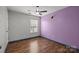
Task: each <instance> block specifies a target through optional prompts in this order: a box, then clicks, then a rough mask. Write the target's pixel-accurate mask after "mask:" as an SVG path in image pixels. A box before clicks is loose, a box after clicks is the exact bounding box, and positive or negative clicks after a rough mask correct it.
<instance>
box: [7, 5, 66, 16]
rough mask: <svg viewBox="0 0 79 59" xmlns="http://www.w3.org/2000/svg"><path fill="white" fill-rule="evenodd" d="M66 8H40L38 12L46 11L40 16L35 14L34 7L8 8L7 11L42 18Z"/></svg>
mask: <svg viewBox="0 0 79 59" xmlns="http://www.w3.org/2000/svg"><path fill="white" fill-rule="evenodd" d="M66 7H67V6H40V7H39V10H47V12H46V13H42V15H39V14H36V9H37V8H36V6H8V10H12V11H16V12H21V13H25V14H31V15H35V16H44V15H47V14H49V13H53V12H55V11H58V10H60V9H63V8H66Z"/></svg>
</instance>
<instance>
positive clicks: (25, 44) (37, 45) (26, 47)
mask: <svg viewBox="0 0 79 59" xmlns="http://www.w3.org/2000/svg"><path fill="white" fill-rule="evenodd" d="M73 51H74V49H73V48H65V46H64V45H62V44H59V43H57V42H54V41H51V40H48V39H46V38H43V37H36V38H31V39H25V40H20V41H16V42H11V43H9V44H8V46H7V49H6V53H70V52H73Z"/></svg>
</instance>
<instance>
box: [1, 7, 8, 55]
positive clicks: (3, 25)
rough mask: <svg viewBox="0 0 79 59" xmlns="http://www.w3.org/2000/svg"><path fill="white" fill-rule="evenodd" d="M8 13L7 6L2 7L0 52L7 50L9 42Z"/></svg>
mask: <svg viewBox="0 0 79 59" xmlns="http://www.w3.org/2000/svg"><path fill="white" fill-rule="evenodd" d="M7 31H8V14H7V8H6V7H0V53H2V52H5V49H6V46H7V43H8V32H7Z"/></svg>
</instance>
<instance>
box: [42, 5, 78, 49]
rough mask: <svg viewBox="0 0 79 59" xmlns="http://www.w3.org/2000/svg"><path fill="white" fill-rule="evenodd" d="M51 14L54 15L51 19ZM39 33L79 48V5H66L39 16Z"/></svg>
mask: <svg viewBox="0 0 79 59" xmlns="http://www.w3.org/2000/svg"><path fill="white" fill-rule="evenodd" d="M51 16H54V18H53V19H51ZM41 35H42V36H43V37H46V38H48V39H51V40H54V41H57V42H60V43H63V44H66V45H70V46H72V47H75V48H79V7H78V6H77V7H75V6H74V7H67V8H65V9H63V10H60V11H57V12H55V13H51V14H49V15H46V16H44V17H42V18H41Z"/></svg>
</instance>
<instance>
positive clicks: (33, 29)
mask: <svg viewBox="0 0 79 59" xmlns="http://www.w3.org/2000/svg"><path fill="white" fill-rule="evenodd" d="M35 32H38V20H33V19H31V20H30V33H35Z"/></svg>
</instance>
